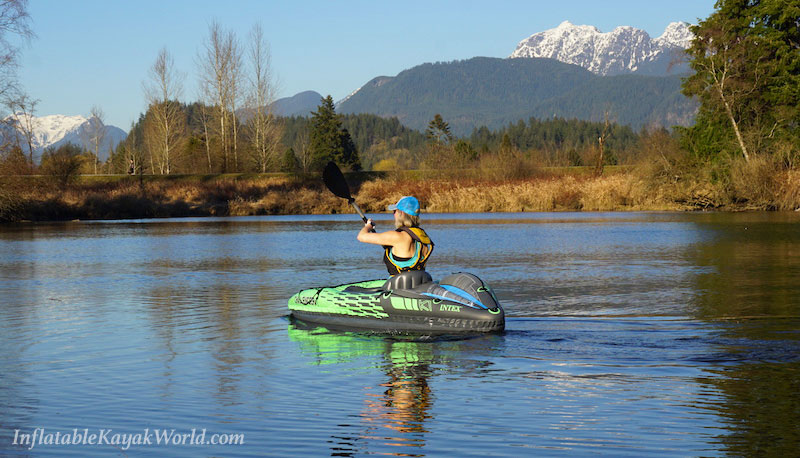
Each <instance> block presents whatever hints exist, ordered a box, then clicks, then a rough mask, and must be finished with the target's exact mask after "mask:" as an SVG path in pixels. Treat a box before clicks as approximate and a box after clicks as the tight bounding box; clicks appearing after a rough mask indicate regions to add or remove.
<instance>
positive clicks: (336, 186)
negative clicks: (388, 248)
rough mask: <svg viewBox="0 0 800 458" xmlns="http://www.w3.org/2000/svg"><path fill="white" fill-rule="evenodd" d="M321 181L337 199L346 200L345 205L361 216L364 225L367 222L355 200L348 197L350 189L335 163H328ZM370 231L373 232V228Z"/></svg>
mask: <svg viewBox="0 0 800 458" xmlns="http://www.w3.org/2000/svg"><path fill="white" fill-rule="evenodd" d="M322 181H324V182H325V186H326V187H327V188H328V189H329V190H330V191H331V192H332V193H333V194H334V195H335V196H337V197H341V198H342V199H347V203H349V204H350V205H352V206H353V208H355V209H356V212H358V214H359V215H361V219H363V220H364V223H365V224H366V222H367V217H366V216H365V215H364V212H362V211H361V209H360V208H359V207H358V204H357V203H356V200H355V199H354V198H353V197H352V196H351V195H350V187H349V186H347V181H345V179H344V174H343V173H342V171H341V170H340V169H339V166H338V165H336V163H335V162H333V161H330V162H328V165H326V166H325V170H323V171H322ZM372 231H373V232H374V231H375V229H374V226H373V229H372Z"/></svg>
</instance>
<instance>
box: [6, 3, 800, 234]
mask: <svg viewBox="0 0 800 458" xmlns="http://www.w3.org/2000/svg"><path fill="white" fill-rule="evenodd" d="M799 16H800V13H799V12H798V10H797V8H796V7H790V6H789V5H788V4H787V2H785V1H783V0H764V1H761V2H755V3H752V4H750V3H748V4H746V5H743V4H742V2H738V1H733V0H721V1H719V2H717V5H716V9H715V11H714V12H713V14H712V15H711V16H710V17H709V18H707V19H705V20H703V21H700V23H699V24H698V25H697V26H695V27H694V28H693V32H694V33H695V36H696V38H695V40H694V41H693V43H692V45H691V48H690V49H689V50H688V51H687V58H688V59H689V62H690V66H691V68H692V70H693V72H694V73H693V74H691V75H688V76H687V77H686V79H685V80H684V84H683V91H684V94H685V95H686V96H687V97H693V98H695V99H696V100H697V101H698V102H699V110H698V113H697V117H696V121H695V123H694V124H693V125H692V126H691V127H688V128H675V129H673V130H668V129H664V128H658V127H652V128H645V129H642V130H640V131H634V130H632V129H631V128H630V127H629V126H625V125H620V124H617V123H615V122H614V119H615V114H614V113H611V112H608V111H607V112H606V113H604V116H603V118H604V121H603V122H589V121H582V120H576V119H559V118H554V119H536V118H530V119H527V120H520V121H518V122H516V123H510V124H508V125H507V126H505V127H503V128H500V129H494V130H490V129H488V128H486V127H480V128H476V129H474V130H473V132H472V133H471V135H469V136H465V137H461V138H457V137H455V136H453V135H452V134H451V132H450V127H449V125H448V122H447V120H446V119H443V117H442V116H440V115H436V116H435V117H434V118H433V119H432V120H431V121H430V123H429V125H428V128H427V129H426V131H425V132H419V131H416V130H413V129H409V128H407V127H405V126H404V125H403V124H402V123H401V121H400V120H398V119H396V118H389V119H385V118H381V117H378V116H375V115H369V114H359V115H353V114H349V115H341V114H338V113H336V106H335V104H334V103H333V100H332V98H331V97H330V96H328V97H325V98H323V99H322V100H321V101H320V105H319V107H318V108H317V110H316V111H313V112H311V113H309V116H308V117H303V116H300V117H297V116H295V117H288V118H284V117H279V116H276V115H275V114H274V113H273V112H272V110H271V106H272V102H273V101H274V84H273V82H272V77H271V74H272V70H271V67H270V60H269V48H268V46H267V45H266V43H265V40H264V38H263V33H262V32H261V30H260V29H259V28H258V27H255V28H254V29H253V30H252V32H251V34H250V35H249V36H248V39H247V41H246V46H242V45H241V44H240V42H239V41H238V39H237V37H236V35H235V34H234V32H232V31H226V30H225V29H224V28H222V27H221V26H220V25H219V24H217V23H212V24H211V25H210V27H209V31H208V35H207V37H206V39H205V42H204V43H203V47H202V51H201V53H200V54H199V55H198V58H197V61H198V78H199V79H200V81H201V82H202V84H201V87H202V88H203V94H202V97H201V98H200V100H198V101H196V102H192V103H184V102H180V101H179V98H180V94H181V93H182V81H183V78H184V75H183V74H182V73H181V72H179V71H177V70H176V69H175V68H174V61H173V59H172V57H171V55H170V54H169V52H168V50H166V49H163V50H161V51H160V52H159V53H158V55H157V57H156V59H155V62H154V63H153V65H152V67H151V68H150V72H149V76H148V80H147V81H145V84H144V85H143V86H144V88H145V92H144V95H145V97H146V100H147V101H148V104H149V106H148V109H147V111H146V112H145V113H143V114H142V115H141V116H140V118H139V119H138V120H137V122H135V123H134V124H133V125H132V126H131V129H130V132H129V135H128V137H127V139H126V140H125V141H124V142H122V143H121V144H119V145H118V146H117V147H116V148H115V149H114V150H113V151H111V152H110V154H109V158H108V160H106V161H105V162H100V161H98V154H99V152H98V150H97V148H94V149H93V148H91V145H90V144H88V143H87V145H82V146H76V145H62V146H60V147H58V148H51V149H48V150H46V151H45V152H44V154H43V155H42V158H41V161H39V163H36V162H34V160H33V155H32V154H31V152H30V151H29V150H30V142H29V141H26V140H25V139H26V138H28V140H29V139H30V137H29V136H28V137H26V136H25V135H16V136H4V137H3V138H4V139H5V144H4V145H0V221H16V220H50V219H76V218H79V219H85V218H143V217H163V216H203V215H259V214H289V213H336V212H346V211H349V209H348V206H347V204H346V202H342V201H341V200H340V199H336V198H335V197H333V196H332V195H330V194H329V193H328V192H327V191H326V190H325V189H324V188H323V187H322V184H321V179H320V175H319V171H320V170H321V168H322V167H323V166H324V165H325V164H326V163H327V162H328V161H331V160H332V161H335V162H336V163H338V164H339V165H340V166H342V167H343V168H344V169H345V170H346V171H350V173H349V175H348V179H349V180H351V181H352V185H353V186H355V189H356V190H357V192H356V198H357V200H358V201H359V204H360V205H361V206H362V208H364V209H365V210H367V211H371V212H376V211H382V210H383V209H384V208H385V206H386V205H387V204H388V203H391V202H393V201H395V200H396V199H397V198H398V197H399V196H401V195H407V194H413V195H416V196H418V197H419V198H420V200H421V201H422V202H423V206H424V207H425V210H426V211H428V212H473V211H559V210H587V211H599V210H709V209H717V210H749V209H753V210H796V209H798V208H800V92H798V90H797V88H798V87H800V27H798V22H797V21H798V19H797V18H798V17H799ZM17 100H22V101H26V100H27V99H26V97H25V96H20V97H18V98H17ZM15 106H17V107H18V108H19V107H22V108H20V110H21V111H18V113H21V115H22V117H21V118H20V117H19V116H17V117H16V118H19V119H23V120H24V119H27V118H25V115H26V114H28V115H29V114H30V112H31V111H32V109H33V108H35V104H27V105H26V104H19V103H18V104H17V105H15ZM25 106H27V107H28V108H29V109H24V108H25ZM16 118H15V119H16ZM12 121H13V119H12ZM17 124H19V125H17V128H18V130H19V131H20V132H22V133H25V132H28V131H29V130H30V129H28V130H25V129H24V123H19V122H18V123H17ZM89 143H91V142H89ZM95 144H97V142H95ZM26 145H27V146H26ZM26 147H27V148H28V151H26V149H25V148H26Z"/></svg>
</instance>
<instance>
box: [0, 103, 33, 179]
mask: <svg viewBox="0 0 800 458" xmlns="http://www.w3.org/2000/svg"><path fill="white" fill-rule="evenodd" d="M38 103H39V100H37V99H32V98H30V96H28V95H27V94H18V95H17V96H16V97H13V98H9V99H7V100H6V106H7V107H8V109H9V110H11V119H10V121H11V122H10V124H13V126H12V127H13V128H14V129H15V132H17V135H15V137H16V140H17V146H19V147H20V149H22V145H20V144H19V134H22V136H23V139H24V140H25V143H26V146H27V147H28V162H29V163H30V166H33V149H34V148H33V135H34V130H35V129H36V126H37V124H38V121H37V120H36V117H35V116H34V113H36V105H37V104H38Z"/></svg>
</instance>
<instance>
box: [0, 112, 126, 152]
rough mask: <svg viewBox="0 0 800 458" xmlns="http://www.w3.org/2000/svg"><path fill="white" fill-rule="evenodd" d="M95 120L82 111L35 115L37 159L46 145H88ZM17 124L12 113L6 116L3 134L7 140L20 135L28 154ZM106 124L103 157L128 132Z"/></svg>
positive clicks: (34, 128)
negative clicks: (73, 114) (70, 113)
mask: <svg viewBox="0 0 800 458" xmlns="http://www.w3.org/2000/svg"><path fill="white" fill-rule="evenodd" d="M96 122H97V119H96V118H86V117H83V116H80V115H76V116H65V115H48V116H40V117H36V116H34V117H33V119H32V125H33V136H32V137H33V142H32V143H33V157H34V160H35V161H36V162H39V160H40V158H41V156H42V152H44V150H45V149H46V148H49V147H54V148H58V147H59V146H61V145H64V144H66V143H73V144H75V145H79V146H83V147H85V148H87V149H89V148H90V147H89V146H88V145H89V143H90V140H89V139H90V138H91V137H92V132H93V124H94V123H96ZM14 124H15V123H14V122H13V117H11V116H9V117H7V118H6V119H5V120H4V122H3V123H2V127H1V128H0V136H2V138H3V141H4V142H11V141H15V139H14V135H17V139H18V140H19V143H20V145H22V149H23V151H24V152H25V153H26V154H27V153H28V150H27V148H28V147H27V145H26V143H27V142H26V141H25V140H24V136H23V134H22V132H21V131H20V130H19V129H17V130H16V131H14V130H13V127H12V126H13V125H14ZM101 124H102V123H101ZM104 128H105V130H104V135H103V140H102V142H101V143H100V148H99V156H100V160H101V161H104V160H106V159H108V156H109V151H110V150H111V149H112V148H115V147H116V146H117V144H119V142H121V141H123V140H125V138H126V137H127V136H128V134H127V133H126V132H125V131H124V130H122V129H120V128H119V127H116V126H112V125H104Z"/></svg>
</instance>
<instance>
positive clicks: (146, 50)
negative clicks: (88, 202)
mask: <svg viewBox="0 0 800 458" xmlns="http://www.w3.org/2000/svg"><path fill="white" fill-rule="evenodd" d="M713 5H714V0H672V1H670V2H643V1H641V0H630V1H629V0H619V1H614V0H607V1H604V2H599V1H597V0H560V1H539V0H527V1H516V0H509V1H504V0H495V1H469V0H463V1H436V0H426V1H416V0H406V1H399V2H384V1H377V0H373V1H312V0H305V1H267V0H264V1H245V0H231V1H227V2H220V1H204V0H160V1H153V0H137V1H122V0H102V1H96V0H71V1H63V0H32V1H31V3H30V6H29V11H30V14H31V16H32V19H33V28H34V31H35V32H36V34H37V35H38V37H37V38H36V39H34V40H33V41H32V42H31V43H30V45H29V46H27V47H26V48H25V49H24V50H23V59H22V69H21V71H20V77H21V80H22V82H23V85H24V87H25V89H26V91H27V92H28V93H29V94H30V95H31V96H32V97H34V98H36V99H39V100H40V102H39V105H38V108H37V115H39V116H44V115H48V114H65V115H76V114H82V115H88V113H89V110H90V109H91V107H92V106H93V105H97V106H99V107H101V108H102V109H103V111H104V112H105V116H106V123H107V124H113V125H116V126H118V127H121V128H123V129H125V130H127V129H128V128H129V127H130V125H131V122H132V121H134V120H135V119H136V118H138V116H139V114H140V113H141V112H143V111H144V110H145V103H144V100H143V96H142V82H143V81H144V80H145V79H146V78H147V70H148V68H149V67H150V66H151V65H152V63H153V61H154V60H155V57H156V55H157V53H158V51H159V50H160V49H161V48H162V47H165V46H166V48H167V49H168V50H169V51H170V52H171V53H172V54H173V55H174V57H175V62H176V67H177V68H178V69H179V70H181V71H183V72H185V73H186V80H185V84H184V97H183V98H184V101H193V100H196V99H197V96H196V94H197V89H196V80H197V65H196V56H197V53H198V50H199V49H200V47H201V45H202V44H203V42H204V40H205V39H206V35H207V33H208V25H209V23H210V22H211V21H214V20H216V21H217V22H219V23H220V25H221V26H222V27H224V28H226V29H229V30H233V31H234V32H236V33H237V35H238V37H239V39H240V40H241V41H242V42H244V40H245V39H246V37H247V34H248V32H249V31H250V29H251V27H252V26H253V24H255V23H260V24H261V26H262V28H263V30H264V34H265V37H266V39H267V40H268V41H269V43H270V46H271V49H272V66H273V70H274V72H275V74H276V76H277V77H278V83H279V86H278V87H279V94H278V95H279V97H286V96H291V95H294V94H296V93H298V92H301V91H305V90H314V91H317V92H319V93H321V94H322V95H328V94H330V95H331V96H333V98H334V100H339V99H341V98H343V97H345V96H346V95H348V94H349V93H350V92H352V91H353V90H355V89H357V88H358V87H359V86H361V85H362V84H364V83H366V82H367V81H369V80H370V79H372V78H373V77H375V76H379V75H388V76H393V75H396V74H397V73H399V72H400V71H402V70H404V69H407V68H410V67H413V66H415V65H419V64H422V63H425V62H437V61H441V62H445V61H451V60H456V59H468V58H471V57H475V56H489V57H507V56H508V55H509V54H511V53H512V52H513V51H514V48H515V47H516V45H517V43H518V42H519V41H521V40H523V39H524V38H527V37H528V36H530V35H532V34H534V33H536V32H541V31H543V30H546V29H550V28H553V27H556V26H558V25H559V24H560V23H561V22H563V21H565V20H568V21H570V22H572V23H574V24H588V25H594V26H596V27H598V28H599V29H600V30H601V31H603V32H608V31H611V30H612V29H613V28H614V27H616V26H619V25H630V26H634V27H637V28H641V29H644V30H646V31H647V32H648V33H649V34H650V35H651V36H653V37H657V36H659V35H661V33H662V32H663V31H664V28H665V27H666V26H667V24H669V23H670V22H673V21H686V22H691V23H696V22H697V20H698V18H699V19H702V18H705V17H707V16H708V15H709V14H710V13H711V12H712V11H713Z"/></svg>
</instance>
